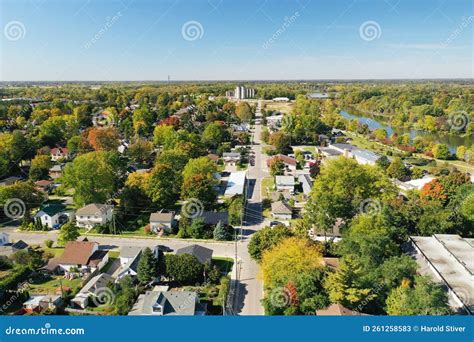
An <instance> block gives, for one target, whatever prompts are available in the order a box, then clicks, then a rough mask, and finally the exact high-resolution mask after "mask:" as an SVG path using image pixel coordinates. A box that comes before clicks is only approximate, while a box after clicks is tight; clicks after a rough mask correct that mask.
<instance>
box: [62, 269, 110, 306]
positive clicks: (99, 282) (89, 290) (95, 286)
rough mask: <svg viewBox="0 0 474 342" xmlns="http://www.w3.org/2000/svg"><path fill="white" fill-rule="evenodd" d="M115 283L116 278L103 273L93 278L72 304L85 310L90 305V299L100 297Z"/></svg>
mask: <svg viewBox="0 0 474 342" xmlns="http://www.w3.org/2000/svg"><path fill="white" fill-rule="evenodd" d="M114 281H115V278H114V277H112V276H110V275H108V274H107V273H101V274H98V275H96V276H94V277H92V278H91V279H90V280H89V281H88V282H87V283H86V285H84V287H83V288H82V289H81V290H80V291H79V292H78V293H77V295H76V296H75V297H74V298H73V299H72V300H71V303H73V304H74V305H75V306H78V307H80V308H81V309H85V308H86V307H87V305H88V304H89V297H93V296H96V295H100V292H101V291H103V289H104V288H107V286H109V284H111V283H113V282H114Z"/></svg>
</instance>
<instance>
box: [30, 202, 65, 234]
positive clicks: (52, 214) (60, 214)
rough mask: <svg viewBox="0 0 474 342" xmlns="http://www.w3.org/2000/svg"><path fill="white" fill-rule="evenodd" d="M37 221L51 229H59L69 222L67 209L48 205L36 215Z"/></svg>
mask: <svg viewBox="0 0 474 342" xmlns="http://www.w3.org/2000/svg"><path fill="white" fill-rule="evenodd" d="M35 220H40V221H41V224H42V225H43V226H47V227H49V228H51V229H56V228H59V227H60V225H61V224H63V223H65V222H67V220H68V215H67V214H66V208H65V207H64V206H62V205H54V204H48V205H45V206H44V207H43V208H41V210H40V211H38V213H37V214H36V215H35Z"/></svg>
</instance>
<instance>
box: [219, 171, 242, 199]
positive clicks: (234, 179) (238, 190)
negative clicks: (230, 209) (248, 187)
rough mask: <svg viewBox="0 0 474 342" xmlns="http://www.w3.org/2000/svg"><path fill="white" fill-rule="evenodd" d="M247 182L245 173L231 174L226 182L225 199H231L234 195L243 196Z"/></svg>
mask: <svg viewBox="0 0 474 342" xmlns="http://www.w3.org/2000/svg"><path fill="white" fill-rule="evenodd" d="M246 180H247V172H246V171H238V172H231V173H230V175H229V178H228V180H227V185H226V189H225V193H224V196H225V197H233V196H235V195H243V194H244V190H245V184H246Z"/></svg>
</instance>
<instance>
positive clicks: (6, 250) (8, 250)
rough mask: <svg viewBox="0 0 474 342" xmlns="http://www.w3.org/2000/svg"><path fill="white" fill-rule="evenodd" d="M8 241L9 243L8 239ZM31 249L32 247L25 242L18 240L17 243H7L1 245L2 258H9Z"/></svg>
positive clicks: (0, 253) (0, 254)
mask: <svg viewBox="0 0 474 342" xmlns="http://www.w3.org/2000/svg"><path fill="white" fill-rule="evenodd" d="M6 241H8V238H7V240H6ZM29 247H30V246H29V245H28V244H27V243H26V242H25V241H23V240H18V241H17V242H7V243H5V244H3V245H0V256H6V257H9V256H10V255H12V254H15V253H16V252H18V251H21V250H25V249H27V248H29Z"/></svg>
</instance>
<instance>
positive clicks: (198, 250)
mask: <svg viewBox="0 0 474 342" xmlns="http://www.w3.org/2000/svg"><path fill="white" fill-rule="evenodd" d="M212 253H213V251H212V249H209V248H206V247H203V246H199V245H191V246H187V247H183V248H180V249H178V250H177V251H176V255H182V254H190V255H194V256H195V257H196V258H197V259H198V260H199V262H200V263H201V264H211V261H212Z"/></svg>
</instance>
